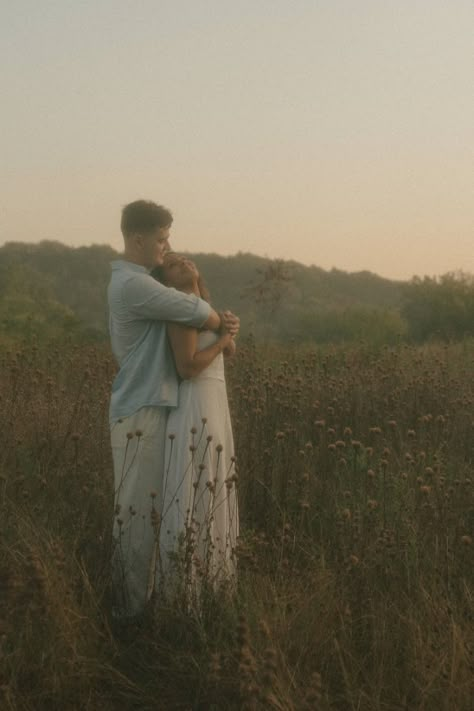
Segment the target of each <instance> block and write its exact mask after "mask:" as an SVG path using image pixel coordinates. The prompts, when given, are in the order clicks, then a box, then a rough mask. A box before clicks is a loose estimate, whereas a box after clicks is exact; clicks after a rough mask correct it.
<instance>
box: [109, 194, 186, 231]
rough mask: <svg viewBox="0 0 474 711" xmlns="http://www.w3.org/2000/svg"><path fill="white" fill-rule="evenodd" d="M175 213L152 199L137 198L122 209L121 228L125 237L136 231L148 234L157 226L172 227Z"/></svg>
mask: <svg viewBox="0 0 474 711" xmlns="http://www.w3.org/2000/svg"><path fill="white" fill-rule="evenodd" d="M172 222H173V215H172V214H171V212H170V211H169V210H168V209H167V208H166V207H163V206H162V205H157V204H156V203H155V202H152V201H151V200H135V202H130V203H129V204H128V205H125V207H124V208H123V210H122V219H121V220H120V229H121V230H122V234H123V236H124V237H129V236H130V235H133V234H134V233H138V234H147V233H149V232H153V230H154V229H156V228H157V227H170V226H171V223H172Z"/></svg>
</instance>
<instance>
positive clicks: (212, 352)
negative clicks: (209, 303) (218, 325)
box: [166, 323, 232, 380]
mask: <svg viewBox="0 0 474 711" xmlns="http://www.w3.org/2000/svg"><path fill="white" fill-rule="evenodd" d="M166 328H167V331H168V337H169V339H170V343H171V347H172V349H173V354H174V360H175V363H176V370H177V371H178V373H179V375H180V376H181V378H184V379H185V380H186V379H188V378H193V377H195V376H196V375H199V373H201V372H202V371H203V370H204V368H207V366H208V365H210V364H211V363H212V361H213V360H214V358H216V356H218V355H219V353H222V352H223V350H224V349H225V348H226V347H227V346H228V345H229V344H230V341H231V340H232V336H231V334H230V333H223V334H222V335H221V336H219V339H218V340H217V341H216V342H215V343H213V344H212V345H211V346H208V347H207V348H204V349H203V350H202V351H198V349H197V345H198V332H197V330H196V329H195V328H189V327H188V326H181V325H179V324H177V323H168V324H167V327H166Z"/></svg>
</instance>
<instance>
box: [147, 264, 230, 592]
mask: <svg viewBox="0 0 474 711" xmlns="http://www.w3.org/2000/svg"><path fill="white" fill-rule="evenodd" d="M152 274H153V276H154V277H155V278H157V279H159V280H160V281H161V282H162V283H163V284H165V285H166V286H169V287H174V288H176V289H179V290H180V291H184V292H187V293H194V294H197V295H198V296H201V297H202V298H207V291H206V290H205V287H204V285H203V283H202V280H201V278H200V275H199V272H198V270H197V269H196V266H195V264H194V263H193V262H191V261H190V260H188V259H185V258H184V257H181V256H179V255H177V254H174V253H168V255H167V256H166V258H165V261H164V264H163V266H162V267H159V268H158V269H156V270H154V272H153V273H152ZM167 332H168V338H169V341H170V344H171V347H172V350H173V354H174V359H175V363H176V369H177V371H178V374H179V375H180V377H181V378H182V379H183V380H182V382H181V384H180V387H179V399H178V407H177V408H175V409H174V410H172V411H171V414H170V415H169V418H168V425H167V434H168V438H167V447H166V453H165V481H164V493H163V505H162V514H161V525H160V558H161V568H162V573H163V576H164V578H163V579H164V583H165V586H166V580H167V579H168V580H171V581H172V582H173V585H175V584H176V581H177V580H179V579H180V580H182V581H183V582H184V584H185V589H186V590H187V591H188V592H189V591H190V589H195V590H196V587H195V586H192V585H191V583H192V581H196V579H199V580H200V581H201V582H206V583H211V584H212V585H213V586H214V585H215V584H216V583H221V582H224V581H229V580H231V579H232V577H233V574H234V572H235V553H234V549H235V546H236V539H237V536H238V532H239V521H238V504H237V494H236V487H235V482H236V480H237V476H236V473H235V457H234V442H233V437H232V426H231V421H230V413H229V405H228V401H227V391H226V383H225V377H224V359H223V356H224V355H233V353H234V352H235V342H234V340H233V338H232V337H231V336H230V334H228V333H222V334H221V335H219V334H215V333H213V332H211V331H205V330H203V331H198V330H197V329H195V328H190V327H187V326H181V325H179V324H175V323H168V325H167ZM179 573H181V575H179ZM198 587H199V588H201V585H199V586H198Z"/></svg>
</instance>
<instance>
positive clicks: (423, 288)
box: [402, 272, 474, 341]
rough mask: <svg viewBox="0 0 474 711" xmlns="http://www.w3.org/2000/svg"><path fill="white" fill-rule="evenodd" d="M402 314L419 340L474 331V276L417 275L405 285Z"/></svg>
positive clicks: (459, 336)
mask: <svg viewBox="0 0 474 711" xmlns="http://www.w3.org/2000/svg"><path fill="white" fill-rule="evenodd" d="M402 315H403V316H404V317H405V319H406V320H407V323H408V328H409V334H410V336H411V337H412V338H413V339H414V340H416V341H424V340H426V339H428V338H440V339H442V340H450V339H458V338H463V337H465V336H471V335H474V277H473V276H472V275H469V274H465V273H464V272H449V273H447V274H444V275H443V276H440V277H428V276H425V277H424V278H423V279H421V278H420V277H415V278H414V279H412V281H411V282H410V283H409V284H408V285H407V286H406V287H405V291H404V299H403V305H402Z"/></svg>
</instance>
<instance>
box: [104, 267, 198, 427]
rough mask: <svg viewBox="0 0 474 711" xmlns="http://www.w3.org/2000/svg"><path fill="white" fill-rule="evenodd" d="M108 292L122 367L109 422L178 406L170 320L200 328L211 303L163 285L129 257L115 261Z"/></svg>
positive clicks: (114, 346)
mask: <svg viewBox="0 0 474 711" xmlns="http://www.w3.org/2000/svg"><path fill="white" fill-rule="evenodd" d="M107 296H108V302H109V329H110V337H111V342H112V351H113V353H114V356H115V358H116V359H117V362H118V364H119V368H120V369H119V372H118V373H117V375H116V377H115V380H114V382H113V384H112V397H111V400H110V411H109V415H110V417H109V419H110V423H111V424H113V423H114V422H116V421H117V420H118V419H120V418H121V417H128V416H129V415H132V414H133V413H134V412H136V411H137V410H139V409H140V408H142V407H147V406H152V407H153V406H155V407H176V405H177V404H178V376H177V373H176V368H175V365H174V360H173V355H172V353H171V349H170V346H169V344H168V339H167V337H166V321H175V322H176V323H182V324H186V325H188V326H195V327H196V328H200V327H201V326H202V325H203V324H204V323H205V322H206V321H207V318H208V317H209V314H210V310H211V307H210V306H209V304H208V303H206V302H205V301H203V300H202V299H199V298H198V297H197V296H195V295H194V294H183V293H182V292H181V291H177V290H176V289H169V288H168V287H166V286H163V284H160V283H159V282H157V281H156V280H155V279H153V277H151V276H150V275H149V273H148V271H147V270H146V269H145V267H142V266H140V265H138V264H133V263H132V262H127V261H125V260H116V261H114V262H112V277H111V280H110V284H109V288H108V291H107Z"/></svg>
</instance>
